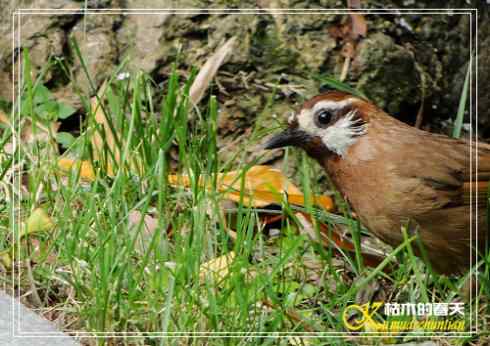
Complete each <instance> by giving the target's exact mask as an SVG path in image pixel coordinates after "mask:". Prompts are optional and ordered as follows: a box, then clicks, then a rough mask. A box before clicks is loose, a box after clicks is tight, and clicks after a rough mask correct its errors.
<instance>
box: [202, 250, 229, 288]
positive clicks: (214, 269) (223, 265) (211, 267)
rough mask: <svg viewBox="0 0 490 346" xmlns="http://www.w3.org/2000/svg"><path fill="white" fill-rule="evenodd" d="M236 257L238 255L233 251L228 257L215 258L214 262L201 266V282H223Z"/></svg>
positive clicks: (210, 261)
mask: <svg viewBox="0 0 490 346" xmlns="http://www.w3.org/2000/svg"><path fill="white" fill-rule="evenodd" d="M235 257H236V255H235V253H234V252H233V251H232V252H230V253H228V254H226V255H223V256H219V257H216V258H213V259H212V260H209V261H207V262H205V263H203V264H201V267H200V269H199V280H200V281H201V282H203V281H205V280H206V278H211V279H213V280H214V281H217V282H219V281H221V280H223V279H224V278H225V277H226V275H228V272H229V268H230V266H231V264H232V263H233V260H234V259H235Z"/></svg>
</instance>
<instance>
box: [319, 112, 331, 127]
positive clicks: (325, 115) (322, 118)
mask: <svg viewBox="0 0 490 346" xmlns="http://www.w3.org/2000/svg"><path fill="white" fill-rule="evenodd" d="M315 120H316V125H317V126H319V127H326V126H327V125H328V124H329V123H330V121H331V120H332V113H331V112H329V111H327V110H325V109H322V110H320V111H318V112H317V113H316V114H315Z"/></svg>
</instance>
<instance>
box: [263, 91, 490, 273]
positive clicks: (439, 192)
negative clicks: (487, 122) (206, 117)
mask: <svg viewBox="0 0 490 346" xmlns="http://www.w3.org/2000/svg"><path fill="white" fill-rule="evenodd" d="M287 146H295V147H299V148H301V149H303V150H304V151H306V153H307V154H308V155H309V156H310V157H312V158H313V159H315V160H316V161H317V162H318V163H319V164H320V165H321V166H322V167H323V168H324V170H325V171H326V173H327V174H328V176H329V177H330V179H331V181H332V182H333V184H334V185H335V187H336V189H337V190H338V191H339V192H340V193H341V195H342V196H343V197H344V198H345V199H346V201H347V202H348V203H349V204H350V206H351V209H352V210H353V211H354V215H355V216H356V217H357V218H359V220H360V222H361V223H362V224H363V225H364V226H365V227H366V228H367V229H368V230H369V231H370V232H372V233H373V234H374V235H375V236H376V237H378V238H379V239H381V240H382V241H384V242H385V243H388V244H389V245H391V246H398V245H400V244H401V243H402V242H403V241H404V239H405V238H404V234H403V231H402V228H403V227H405V229H407V232H408V235H409V236H415V235H417V236H418V237H419V239H420V240H421V243H422V244H423V246H422V248H423V249H424V250H425V251H423V250H421V247H420V246H417V245H416V244H414V245H413V247H412V248H413V249H414V252H415V254H416V255H417V256H418V257H421V258H425V259H427V260H428V262H429V265H430V266H431V268H432V269H433V270H434V271H435V272H437V273H439V274H444V275H462V274H464V273H466V272H467V270H468V269H469V268H471V267H472V266H474V265H475V263H476V260H477V258H479V256H481V255H482V254H483V253H484V252H485V251H487V250H488V238H489V232H488V223H487V215H486V211H487V203H488V199H487V185H488V180H489V179H490V145H489V144H487V143H483V142H477V141H469V140H464V139H454V138H451V137H448V136H445V135H442V134H435V133H431V132H427V131H424V130H421V129H418V128H415V127H412V126H410V125H408V124H405V123H404V122H402V121H400V120H398V119H396V118H394V117H392V116H390V115H389V114H387V113H386V112H384V111H383V110H382V109H381V108H379V107H377V106H376V105H374V104H373V103H371V102H370V101H368V100H367V99H364V98H361V97H358V96H354V95H352V94H349V93H345V92H340V91H329V92H326V93H322V94H320V95H317V96H315V97H313V98H311V99H309V100H307V101H306V102H304V104H303V105H302V107H301V108H300V109H299V110H298V111H297V112H295V113H293V114H292V115H291V116H290V117H289V119H288V127H287V128H286V129H285V130H284V131H283V132H280V133H277V134H275V135H273V136H272V138H270V139H269V140H268V141H267V143H266V144H265V145H264V148H265V149H277V148H283V147H287ZM472 158H473V159H472ZM476 164H478V168H477V167H476ZM407 225H408V226H407ZM470 226H471V227H470ZM412 244H413V243H412Z"/></svg>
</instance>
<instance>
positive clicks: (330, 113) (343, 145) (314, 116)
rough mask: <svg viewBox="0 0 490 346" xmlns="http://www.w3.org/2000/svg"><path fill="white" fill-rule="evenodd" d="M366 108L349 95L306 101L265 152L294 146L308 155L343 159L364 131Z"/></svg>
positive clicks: (269, 143) (314, 98) (316, 97)
mask: <svg viewBox="0 0 490 346" xmlns="http://www.w3.org/2000/svg"><path fill="white" fill-rule="evenodd" d="M369 106H370V105H369V104H368V103H367V102H366V101H364V100H362V99H359V98H357V97H354V96H352V95H350V94H347V93H343V92H338V91H331V92H327V93H324V94H321V95H318V96H315V97H313V98H312V99H310V100H308V101H306V102H305V103H304V104H303V106H302V107H301V109H300V110H299V112H297V113H295V114H293V115H291V116H290V118H289V119H288V128H287V129H286V130H285V131H283V132H281V133H279V134H276V135H275V136H273V137H272V138H271V139H270V140H269V141H268V142H267V143H266V144H265V148H266V149H275V148H282V147H286V146H296V147H300V148H302V149H304V150H305V151H306V152H307V153H308V154H309V155H310V156H312V157H314V158H316V159H322V158H324V157H326V156H327V155H328V156H329V155H332V154H333V155H337V156H340V157H343V156H344V155H345V154H346V152H347V150H348V148H349V147H350V146H351V145H353V144H354V143H356V142H357V141H358V140H359V138H360V137H361V136H364V135H365V134H366V133H367V131H368V117H367V113H368V112H366V109H365V108H366V107H369Z"/></svg>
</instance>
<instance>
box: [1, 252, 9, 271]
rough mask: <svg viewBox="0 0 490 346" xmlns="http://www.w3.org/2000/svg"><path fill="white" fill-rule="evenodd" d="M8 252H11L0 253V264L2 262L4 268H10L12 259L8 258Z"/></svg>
mask: <svg viewBox="0 0 490 346" xmlns="http://www.w3.org/2000/svg"><path fill="white" fill-rule="evenodd" d="M10 251H11V250H5V251H0V262H2V263H3V265H4V266H5V267H6V268H11V267H12V259H11V258H10Z"/></svg>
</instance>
